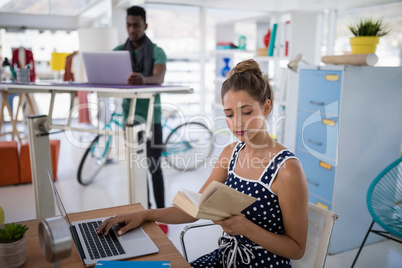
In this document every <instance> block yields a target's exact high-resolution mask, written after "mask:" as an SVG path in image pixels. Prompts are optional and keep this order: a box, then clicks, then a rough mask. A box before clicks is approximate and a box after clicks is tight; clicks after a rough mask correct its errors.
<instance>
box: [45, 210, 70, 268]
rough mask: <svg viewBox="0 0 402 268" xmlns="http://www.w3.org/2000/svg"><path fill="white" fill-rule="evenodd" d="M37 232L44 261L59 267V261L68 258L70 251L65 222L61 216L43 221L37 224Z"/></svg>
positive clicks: (68, 234)
mask: <svg viewBox="0 0 402 268" xmlns="http://www.w3.org/2000/svg"><path fill="white" fill-rule="evenodd" d="M38 232H39V242H40V248H41V250H42V253H43V255H45V257H46V260H47V261H48V262H54V263H55V267H60V260H62V259H65V258H68V257H70V255H71V249H72V242H71V233H70V230H69V226H68V224H67V222H66V220H65V219H64V218H63V217H61V216H57V217H52V218H47V219H44V220H42V221H41V222H40V223H39V228H38Z"/></svg>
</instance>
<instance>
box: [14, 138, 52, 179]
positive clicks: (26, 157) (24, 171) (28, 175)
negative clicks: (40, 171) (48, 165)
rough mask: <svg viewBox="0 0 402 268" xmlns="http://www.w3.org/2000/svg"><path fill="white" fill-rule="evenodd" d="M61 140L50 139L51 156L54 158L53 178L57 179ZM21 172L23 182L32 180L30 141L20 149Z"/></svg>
mask: <svg viewBox="0 0 402 268" xmlns="http://www.w3.org/2000/svg"><path fill="white" fill-rule="evenodd" d="M59 153H60V140H50V158H51V160H52V170H53V180H54V181H55V180H56V179H57V166H58V162H59ZM20 173H21V183H31V182H32V172H31V157H30V154H29V143H28V142H27V143H25V144H23V145H21V149H20Z"/></svg>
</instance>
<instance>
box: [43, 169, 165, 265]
mask: <svg viewBox="0 0 402 268" xmlns="http://www.w3.org/2000/svg"><path fill="white" fill-rule="evenodd" d="M47 173H48V177H49V181H50V184H51V186H52V190H53V196H54V199H55V200H56V204H57V207H58V208H59V210H60V213H61V214H62V216H63V217H64V218H65V219H66V221H67V223H68V224H69V226H70V232H71V236H72V238H73V242H74V244H75V247H76V248H77V251H78V253H79V255H80V257H81V260H82V262H83V263H84V265H85V266H87V267H88V266H94V265H95V264H96V263H97V262H98V261H99V260H102V261H116V260H123V259H129V258H133V257H138V256H143V255H148V254H152V253H157V252H159V249H158V248H157V247H156V245H155V244H154V242H153V241H152V240H151V238H150V237H149V236H148V234H147V233H145V232H144V230H143V229H142V228H141V227H137V228H135V229H132V230H130V231H128V232H127V233H125V234H124V235H122V236H118V235H117V231H118V229H120V226H118V225H115V226H113V227H112V229H111V230H110V231H109V234H108V235H107V236H105V235H103V234H100V235H98V234H96V228H97V227H98V226H99V225H100V224H101V223H102V222H103V221H104V220H105V219H107V217H106V218H96V219H89V220H82V221H74V222H71V221H70V219H69V218H68V214H67V212H66V210H65V208H64V205H63V202H62V201H61V198H60V195H59V193H58V192H57V189H56V186H55V185H54V182H53V178H52V175H51V173H50V171H49V170H48V171H47Z"/></svg>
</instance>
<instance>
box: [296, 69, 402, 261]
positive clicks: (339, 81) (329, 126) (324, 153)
mask: <svg viewBox="0 0 402 268" xmlns="http://www.w3.org/2000/svg"><path fill="white" fill-rule="evenodd" d="M401 118H402V68H401V67H368V66H359V67H357V66H320V67H317V66H311V67H306V68H304V69H300V71H299V96H298V110H297V133H296V149H295V154H296V156H297V157H298V158H299V159H300V161H301V163H302V166H303V169H304V172H305V173H306V177H307V180H308V187H309V201H310V202H312V203H314V204H318V205H320V206H322V207H325V208H327V209H329V210H333V211H335V212H336V213H337V214H338V215H339V219H338V221H337V222H336V223H335V225H334V229H333V233H332V238H331V243H330V247H329V253H330V254H336V253H339V252H342V251H346V250H350V249H353V248H357V247H359V246H360V244H361V242H362V240H363V238H364V235H365V233H366V231H367V229H368V227H369V225H370V223H371V220H372V219H371V217H370V215H369V212H368V210H367V206H366V193H367V190H368V187H369V185H370V183H371V182H372V180H373V179H374V178H375V177H376V175H377V174H378V173H379V172H380V171H381V170H382V169H383V168H385V167H386V166H387V165H388V164H389V163H391V162H392V161H394V160H395V159H396V158H398V157H399V155H400V148H401V142H402V120H401ZM380 239H381V238H378V237H377V238H376V237H375V236H372V237H371V238H370V239H369V241H368V243H373V242H376V241H379V240H380Z"/></svg>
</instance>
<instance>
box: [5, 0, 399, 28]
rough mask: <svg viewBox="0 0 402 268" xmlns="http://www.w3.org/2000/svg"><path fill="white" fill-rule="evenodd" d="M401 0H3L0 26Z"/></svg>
mask: <svg viewBox="0 0 402 268" xmlns="http://www.w3.org/2000/svg"><path fill="white" fill-rule="evenodd" d="M401 1H402V0H0V28H6V29H12V28H14V29H54V30H58V29H60V30H75V29H77V28H80V27H85V25H89V24H90V23H91V21H92V20H94V19H96V18H97V16H99V14H103V13H105V12H108V11H107V10H109V12H110V10H111V9H112V7H115V8H127V7H128V6H130V5H141V4H146V3H158V4H180V5H193V6H203V7H208V8H219V9H234V10H244V11H259V12H261V11H262V12H267V13H272V12H284V11H289V10H309V11H321V10H329V9H337V10H345V9H355V8H359V7H366V6H373V5H379V4H385V3H392V2H401Z"/></svg>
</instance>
